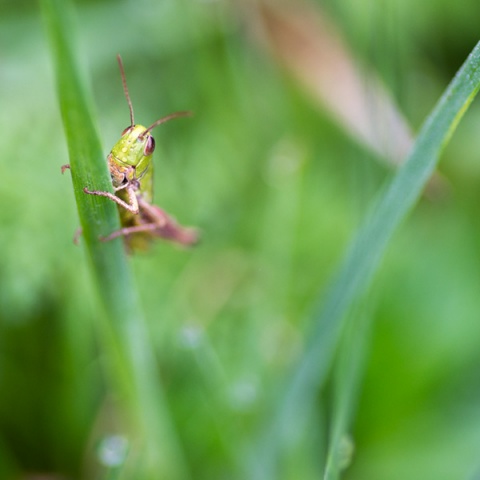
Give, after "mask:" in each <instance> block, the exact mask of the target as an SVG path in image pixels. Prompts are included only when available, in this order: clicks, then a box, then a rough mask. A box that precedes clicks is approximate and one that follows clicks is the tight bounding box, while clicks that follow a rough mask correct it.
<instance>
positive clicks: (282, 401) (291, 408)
mask: <svg viewBox="0 0 480 480" xmlns="http://www.w3.org/2000/svg"><path fill="white" fill-rule="evenodd" d="M479 88H480V43H479V44H477V45H476V47H475V48H474V50H473V51H472V53H471V54H470V55H469V57H468V59H467V60H466V62H465V63H464V65H463V66H462V67H461V69H460V70H459V71H458V73H457V75H456V76H455V78H454V79H453V80H452V82H451V83H450V85H449V86H448V88H447V90H446V91H445V93H444V94H443V96H442V98H441V99H440V101H439V102H438V104H437V105H436V107H435V109H434V110H433V112H432V113H431V115H430V116H429V117H428V119H427V120H426V122H425V124H424V125H423V127H422V129H421V131H420V134H419V136H418V138H417V140H416V142H415V144H414V147H413V150H412V152H411V153H410V155H409V158H408V159H407V161H406V162H405V163H404V165H403V166H402V167H401V168H400V169H399V171H398V173H397V174H396V175H395V177H394V178H393V179H392V180H391V181H390V183H389V184H388V185H387V187H386V188H385V190H384V191H383V192H382V193H381V194H380V196H379V198H378V199H377V201H376V202H375V204H374V205H373V208H372V210H371V211H370V214H369V215H368V217H367V219H366V221H365V222H364V224H363V225H362V226H361V227H360V229H359V230H358V233H357V234H356V236H355V238H354V240H353V242H352V244H351V246H350V248H349V249H348V251H347V253H346V256H345V258H344V260H343V262H342V264H341V265H340V268H339V269H338V271H337V274H336V276H335V278H334V279H333V281H332V283H331V285H330V288H329V290H328V291H327V293H326V295H325V297H324V298H323V301H322V303H321V305H320V306H319V307H318V308H317V309H316V311H315V312H314V314H313V316H312V317H313V318H312V322H311V325H310V328H309V330H308V331H307V333H306V347H305V350H304V352H303V354H302V355H301V358H300V359H299V361H298V363H297V364H296V365H295V366H294V368H293V371H292V373H291V376H290V377H289V378H288V379H287V381H286V382H285V385H284V386H283V388H282V390H281V391H282V393H281V394H279V395H278V397H277V398H278V401H276V403H275V405H274V406H273V408H272V417H271V418H270V421H269V424H268V425H267V428H266V429H265V431H264V433H263V434H262V439H261V440H260V447H259V448H257V449H256V452H255V453H254V454H253V464H252V471H251V478H256V479H262V480H266V479H270V478H278V475H277V473H276V468H277V465H276V464H277V459H278V456H279V452H280V450H281V448H282V447H283V446H284V445H285V443H286V441H287V440H288V439H289V438H290V437H292V435H293V433H294V429H295V425H298V424H301V423H302V422H301V421H298V418H299V417H300V415H307V414H308V412H309V411H310V409H311V408H312V406H313V403H314V401H315V399H316V395H317V393H318V391H319V389H320V387H321V385H322V384H323V382H324V381H325V377H326V375H327V372H328V369H329V367H330V364H331V361H332V356H333V353H334V351H335V349H336V347H337V344H338V341H339V337H340V333H341V331H342V328H343V323H344V317H345V315H346V313H347V312H348V311H349V309H350V308H351V306H352V304H353V303H354V302H355V301H356V300H357V299H359V298H360V297H361V296H362V295H364V294H365V292H366V291H367V289H368V287H369V285H370V283H371V281H372V278H373V276H374V274H375V271H376V270H377V268H378V265H379V263H380V260H381V259H382V257H383V255H384V253H385V250H386V248H387V246H388V243H389V241H390V239H391V237H392V235H393V233H394V231H395V230H396V228H397V227H398V226H399V224H400V222H401V221H402V220H403V219H404V218H405V216H406V215H407V213H408V212H409V211H410V209H411V208H412V207H413V205H414V204H415V202H416V201H417V199H418V198H419V196H420V194H421V193H422V190H423V188H424V186H425V185H426V182H427V181H428V179H429V178H430V176H431V175H432V173H433V172H434V170H435V167H436V165H437V162H438V159H439V156H440V153H441V151H442V150H443V148H444V146H445V144H446V143H447V142H448V140H449V139H450V136H451V135H452V133H453V132H454V130H455V128H456V126H457V125H458V122H459V121H460V119H461V117H462V115H463V114H464V113H465V111H466V110H467V108H468V106H469V105H470V103H471V102H472V101H473V98H474V97H475V95H476V93H477V92H478V90H479Z"/></svg>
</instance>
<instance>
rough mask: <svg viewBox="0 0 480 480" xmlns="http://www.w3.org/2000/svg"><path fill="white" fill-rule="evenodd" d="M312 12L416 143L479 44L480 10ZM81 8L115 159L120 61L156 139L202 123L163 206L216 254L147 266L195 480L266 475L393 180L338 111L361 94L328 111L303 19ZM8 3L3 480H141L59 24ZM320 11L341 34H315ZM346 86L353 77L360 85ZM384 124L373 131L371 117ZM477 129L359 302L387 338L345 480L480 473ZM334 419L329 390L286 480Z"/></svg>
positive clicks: (315, 471) (472, 118)
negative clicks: (81, 226) (294, 31)
mask: <svg viewBox="0 0 480 480" xmlns="http://www.w3.org/2000/svg"><path fill="white" fill-rule="evenodd" d="M294 4H295V7H296V10H295V12H296V13H298V15H299V17H298V18H299V19H300V20H299V22H300V26H301V28H300V31H308V32H310V33H309V37H308V40H309V41H311V42H312V44H318V45H320V46H319V47H318V48H320V50H319V51H324V50H322V47H321V45H322V44H323V45H325V42H328V41H329V39H330V40H332V38H342V39H343V40H342V42H343V43H342V45H343V47H344V50H342V49H340V50H338V49H334V48H332V49H331V50H330V51H333V54H334V56H335V55H336V57H335V58H337V59H338V61H339V63H341V61H344V62H347V63H349V64H350V65H351V66H352V68H354V69H357V68H358V72H360V73H359V77H358V79H357V80H358V82H359V85H363V82H364V81H365V82H367V81H366V80H363V79H364V78H365V77H363V76H362V75H364V74H365V75H366V76H367V78H368V77H369V76H378V78H380V79H381V81H382V82H383V85H384V89H385V92H387V98H388V99H389V100H388V101H389V102H391V104H390V107H391V108H392V109H394V110H395V111H396V112H397V113H398V115H399V116H403V117H404V118H405V119H406V120H405V124H408V125H409V126H410V128H411V130H412V131H414V132H416V131H418V128H419V126H420V125H421V123H422V122H423V120H424V118H425V117H426V115H427V114H428V113H429V111H430V110H431V108H432V107H433V105H434V103H435V101H436V100H437V99H438V98H439V96H440V95H441V93H442V91H443V90H444V88H445V87H446V85H447V84H448V82H449V81H450V79H451V78H452V77H453V75H454V74H455V72H456V70H457V69H458V68H459V66H460V65H461V64H462V62H463V61H464V59H465V58H466V57H467V55H468V53H469V52H470V51H471V50H472V48H473V47H474V45H475V44H476V42H477V41H478V22H477V19H478V18H479V15H480V5H479V4H478V2H477V1H474V0H465V1H464V2H462V3H459V2H457V3H453V2H447V1H445V0H441V1H439V0H437V1H424V2H418V1H417V2H414V1H412V0H403V1H400V0H386V1H380V0H377V1H375V0H361V1H356V2H355V1H352V0H325V1H323V2H320V1H319V0H316V1H313V2H311V3H310V4H308V5H303V3H301V2H298V3H294ZM76 6H77V13H78V15H77V21H78V32H77V35H78V38H79V40H80V46H81V52H82V55H83V57H82V60H83V65H84V70H85V72H86V76H87V77H88V81H89V83H90V84H91V86H92V89H93V92H94V99H95V109H96V114H97V122H98V129H99V132H100V134H101V136H102V142H103V145H104V151H105V156H106V155H107V153H108V151H109V149H110V148H111V146H112V145H113V144H114V143H115V142H116V140H117V139H118V138H119V135H120V133H121V131H122V130H123V129H124V128H125V127H126V126H128V123H129V117H128V108H127V105H126V102H125V99H124V97H123V92H122V87H121V80H120V76H119V73H118V67H117V64H116V60H115V55H116V54H117V53H120V54H121V55H122V57H123V61H124V64H125V70H126V74H127V80H128V84H129V88H130V95H131V97H132V101H133V104H134V108H135V114H136V119H137V121H138V122H139V123H142V124H147V125H148V124H150V123H152V122H153V121H154V120H156V119H157V118H159V117H160V116H162V115H165V114H168V113H170V112H173V111H176V110H184V109H189V110H192V111H193V112H194V114H195V115H194V117H193V118H191V119H186V120H178V121H175V122H171V123H168V124H166V125H164V126H162V127H159V128H158V129H156V131H155V138H156V141H157V150H156V153H155V165H156V172H155V190H156V193H155V195H156V203H157V204H159V205H161V206H162V207H163V208H165V210H166V211H168V212H170V213H171V214H173V215H174V216H175V217H176V218H177V219H178V220H179V221H180V222H181V223H183V224H187V225H195V226H197V227H199V228H200V229H201V231H202V242H201V244H200V245H199V246H197V247H195V248H194V249H191V250H180V249H178V248H176V247H175V246H172V245H171V244H167V243H161V242H158V243H157V244H155V246H154V247H153V248H152V250H151V251H150V252H148V253H143V254H138V255H136V256H135V257H133V258H132V259H131V261H132V263H133V266H134V270H135V276H136V279H137V282H138V287H139V291H140V294H141V301H142V305H143V308H144V312H145V315H146V317H147V321H148V326H149V333H150V337H151V339H152V343H153V344H154V346H155V351H156V354H157V359H158V364H159V366H160V374H161V378H162V381H163V384H164V387H165V391H166V395H167V402H168V405H169V408H170V413H171V416H172V419H173V423H174V425H175V427H176V431H177V434H178V436H179V438H180V442H181V446H182V448H183V450H184V452H185V458H186V460H187V468H188V470H189V471H190V472H192V478H196V479H197V478H198V479H234V478H245V476H244V473H242V463H243V461H245V462H246V461H247V460H246V457H245V456H244V455H243V453H242V452H244V451H246V450H248V448H249V447H252V442H254V441H255V438H256V434H257V433H258V431H259V430H261V426H262V424H263V419H264V418H265V414H266V413H265V412H267V411H268V410H269V403H268V402H269V401H270V396H271V395H270V393H269V386H271V385H272V384H274V383H275V382H276V381H277V380H278V379H281V378H283V377H284V376H285V375H286V374H287V372H288V368H289V366H290V365H291V364H292V362H293V361H294V360H295V359H296V358H298V356H299V355H301V352H302V348H303V345H304V338H303V336H304V325H305V321H306V320H305V319H306V316H307V315H308V313H309V312H310V311H311V309H312V307H313V305H314V304H316V303H317V302H318V301H319V300H320V299H321V296H322V292H323V291H324V288H325V287H326V285H328V282H329V280H330V278H331V276H332V274H333V272H334V271H335V269H336V266H337V265H338V262H339V260H340V259H341V258H342V254H343V252H344V249H345V247H346V245H347V244H348V241H349V239H350V238H351V237H352V236H353V234H354V232H355V230H356V228H357V226H358V224H359V223H360V221H361V219H362V218H363V217H364V215H365V212H366V209H367V207H368V205H369V204H370V201H371V200H372V199H373V198H374V197H375V194H376V193H377V192H378V191H379V189H380V188H381V187H382V185H383V184H384V182H385V180H387V179H388V178H389V177H390V176H391V175H392V173H393V172H394V168H393V167H392V166H391V165H389V164H388V161H385V158H382V155H381V154H379V153H378V151H375V148H374V147H372V145H371V143H370V144H369V142H368V141H365V140H364V139H362V138H361V135H360V136H359V135H358V134H356V133H355V132H354V131H352V128H351V126H349V124H348V121H345V119H344V118H343V119H342V117H341V116H340V117H339V116H338V115H337V113H338V112H337V111H336V106H335V105H336V103H337V96H338V103H341V100H342V99H343V100H345V99H347V104H348V102H349V99H350V96H351V95H353V94H352V92H350V91H349V90H348V88H345V87H341V88H344V89H343V90H340V91H339V89H338V88H335V89H334V90H333V91H332V92H330V91H329V90H328V89H327V90H325V89H324V90H323V91H322V92H321V94H320V97H322V95H323V96H324V97H323V98H325V97H328V98H331V99H332V104H330V106H328V105H327V106H326V105H325V102H324V100H323V101H322V98H319V97H318V96H317V95H316V94H315V93H313V92H312V91H311V89H309V88H308V81H307V82H302V81H301V80H299V78H301V77H302V76H303V77H305V75H306V76H307V77H308V76H309V75H310V74H309V72H310V70H309V69H307V70H306V71H303V72H299V71H298V65H297V66H295V64H292V63H289V61H288V60H286V59H285V58H286V57H285V56H284V53H285V52H288V51H290V50H289V49H291V51H293V52H294V57H295V55H297V56H300V54H301V53H302V52H303V50H301V51H300V50H298V51H297V50H295V49H296V48H298V45H297V44H296V43H295V41H294V39H293V40H292V37H290V36H289V35H287V34H286V33H285V31H286V30H288V25H287V26H285V24H283V23H282V22H279V21H278V19H277V17H276V15H277V14H278V13H279V12H282V11H283V9H284V8H285V6H284V2H271V3H270V4H269V6H268V8H267V9H260V4H259V3H258V2H241V1H237V2H234V1H227V0H176V1H174V0H157V1H155V0H136V1H95V2H94V1H89V2H87V1H83V2H80V1H77V2H76ZM0 8H1V12H2V14H1V16H0V128H1V132H2V134H1V135H0V152H1V158H0V174H1V178H2V182H1V187H0V205H2V208H1V210H0V225H1V234H0V392H1V394H0V478H2V479H3V478H5V479H20V478H22V479H31V480H33V479H34V478H42V479H52V480H53V479H60V478H62V479H70V478H79V479H97V478H98V479H101V478H117V477H115V476H114V475H119V476H120V477H119V478H123V477H121V475H122V468H121V463H122V448H123V445H124V444H123V443H122V442H123V441H126V442H128V441H129V440H130V439H129V436H128V428H126V427H125V425H124V420H123V414H122V406H121V405H122V401H121V399H119V398H118V397H117V396H116V394H115V389H114V388H113V387H112V382H111V379H110V378H109V377H108V373H107V372H108V371H107V370H106V369H105V367H104V365H105V352H104V351H103V349H102V342H101V341H99V336H100V335H102V332H101V330H99V329H98V328H97V323H98V318H99V315H101V313H100V311H101V309H99V303H98V298H99V294H98V292H96V291H95V286H94V284H93V283H92V279H91V275H90V271H89V264H88V262H87V261H86V258H85V252H84V250H83V247H82V246H80V247H77V246H75V245H73V243H72V237H73V233H74V231H75V229H76V228H77V226H78V218H77V213H76V206H75V202H74V197H73V191H72V186H71V181H70V176H69V174H68V173H66V174H65V175H64V176H62V175H61V174H60V166H61V165H62V164H64V163H67V162H68V156H67V150H66V143H65V138H64V133H63V127H62V124H61V120H60V115H59V109H58V102H57V98H56V92H55V81H54V78H53V68H52V61H51V59H50V53H49V48H48V42H47V40H46V35H45V31H44V28H43V25H42V18H41V15H40V12H39V9H38V7H37V5H36V4H35V3H32V2H27V1H24V2H15V3H13V2H6V1H3V2H1V3H0ZM305 12H309V14H308V15H307V17H309V18H312V15H311V12H314V17H315V18H316V19H317V20H318V21H319V22H325V23H324V24H327V25H328V26H329V28H331V32H335V33H328V34H327V35H325V34H323V33H322V35H320V34H319V35H318V37H317V36H316V33H315V29H313V30H311V29H309V28H307V27H305V28H304V29H303V28H302V22H303V21H305V20H301V19H302V18H304V17H302V15H304V14H305ZM287 17H289V18H290V19H292V21H293V20H294V19H295V16H294V15H290V16H287ZM314 23H315V22H314ZM266 25H270V26H272V25H273V26H274V27H275V28H273V29H272V30H269V28H266ZM271 31H275V32H277V33H275V34H271ZM312 32H313V33H312ZM279 39H280V40H279ZM327 44H328V43H327ZM323 48H324V49H325V47H323ZM335 58H334V60H333V61H332V62H333V63H332V64H331V65H336V63H335V62H336V60H335ZM310 60H311V59H310ZM313 70H314V68H313V67H312V69H311V71H313ZM355 71H357V70H355ZM330 73H332V72H330ZM333 74H334V76H335V75H337V74H336V73H335V72H333ZM313 77H314V75H313V74H312V78H310V80H312V81H313V82H314V81H315V78H313ZM335 78H338V80H339V84H342V80H343V77H342V70H341V69H339V71H338V75H337V77H335ZM320 83H321V82H320ZM368 100H369V98H368V97H367V102H368ZM371 100H372V102H374V101H375V98H373V99H371ZM332 105H333V107H332ZM363 113H364V115H363V116H360V117H357V120H356V121H357V122H367V121H369V117H368V116H365V112H363ZM348 115H349V113H348V110H347V118H350V117H348ZM351 118H354V116H353V114H352V117H351ZM380 124H381V120H380ZM479 124H480V110H479V107H478V104H477V103H474V104H473V106H472V107H471V109H470V110H469V112H468V113H467V115H466V117H465V119H464V120H463V121H462V123H461V125H460V128H459V129H458V132H457V133H456V134H455V136H454V138H453V139H452V141H451V143H450V144H449V146H448V148H447V150H446V151H445V153H444V155H443V159H442V163H441V166H440V170H441V172H439V175H438V177H437V178H436V179H434V180H432V182H431V185H430V186H429V188H428V189H427V192H426V194H425V195H424V197H423V198H422V200H421V202H420V204H419V205H418V206H417V208H416V209H415V211H414V212H412V214H411V216H410V217H409V219H408V221H407V222H406V223H405V224H404V225H403V226H402V229H401V231H400V232H399V233H398V234H397V235H396V237H395V239H394V241H393V242H392V245H391V246H390V249H389V254H388V256H387V258H386V259H385V261H384V262H383V264H382V268H381V271H380V272H379V275H378V276H377V278H376V281H375V283H374V286H373V288H372V290H371V293H370V295H369V297H368V299H367V300H366V302H365V304H364V305H363V307H362V311H363V313H362V315H365V316H366V317H367V320H366V322H365V325H367V326H366V327H365V326H364V327H362V329H360V331H357V332H354V336H355V335H359V336H363V337H364V339H365V341H367V342H368V349H367V354H366V358H365V364H364V371H363V373H361V375H360V376H361V380H360V388H359V391H358V398H352V399H351V401H352V402H353V404H354V405H356V410H355V415H354V419H353V422H352V426H351V438H350V439H349V440H348V442H351V445H353V448H354V451H353V455H352V458H351V462H350V465H349V466H348V468H347V469H346V470H345V472H344V478H346V479H368V480H376V479H378V480H380V479H405V478H408V479H419V480H420V479H421V480H427V479H432V480H433V479H435V480H439V479H452V478H455V479H459V478H471V479H473V478H477V477H476V476H475V475H477V476H478V475H480V460H479V458H480V456H479V454H480V416H479V415H478V405H479V400H480V381H479V373H478V364H479V361H480V349H479V348H478V342H479V338H480V322H479V320H480V300H479V295H478V291H479V287H480V275H479V268H478V267H479V266H480V256H479V253H478V252H479V251H480V248H479V247H480V237H479V232H480V229H479V227H480V225H479V222H480V220H479V216H478V202H479V201H480V193H479V189H478V185H479V182H480V161H479V158H478V156H479V154H478V151H479V149H480V135H479V134H478V128H479V127H478V126H479ZM378 125H379V124H378ZM392 135H393V137H395V131H393V133H392ZM393 137H392V138H393ZM386 160H388V159H386ZM334 403H335V397H334V396H333V395H332V385H330V384H329V385H327V387H326V388H325V389H324V390H323V391H322V392H320V393H319V396H318V407H317V412H316V415H317V416H316V419H317V421H318V422H317V423H315V424H313V425H311V426H310V428H309V429H308V430H309V431H308V432H305V433H304V443H303V444H302V445H304V446H306V447H305V448H303V449H301V451H299V452H293V453H292V454H291V455H289V457H288V461H286V465H285V466H284V468H283V469H282V471H281V477H280V478H285V479H287V478H288V479H310V478H311V479H313V478H321V477H322V471H323V464H324V456H325V448H326V443H327V438H328V424H329V416H330V413H331V410H332V408H333V406H332V404H334ZM115 439H117V440H118V439H120V440H121V441H120V446H118V445H117V447H115V443H114V441H115ZM109 442H110V443H109ZM112 442H113V444H112ZM112 445H113V446H112ZM109 451H113V454H116V455H118V457H119V458H118V459H117V458H116V457H115V455H113V456H114V457H115V458H113V460H112V458H111V457H109V456H108V452H109ZM106 452H107V453H106ZM112 465H113V466H114V467H116V465H120V467H119V468H118V469H117V468H110V467H111V466H112ZM39 475H43V476H42V477H40V476H39ZM130 478H134V477H130Z"/></svg>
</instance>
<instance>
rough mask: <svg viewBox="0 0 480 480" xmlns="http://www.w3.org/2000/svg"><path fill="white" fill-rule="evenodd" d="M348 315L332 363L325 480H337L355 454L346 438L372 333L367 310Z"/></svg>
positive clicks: (352, 446) (370, 317)
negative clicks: (333, 365) (332, 380)
mask: <svg viewBox="0 0 480 480" xmlns="http://www.w3.org/2000/svg"><path fill="white" fill-rule="evenodd" d="M353 310H354V311H353V312H352V313H351V315H349V318H348V319H347V320H348V325H346V326H347V327H348V328H345V331H344V332H343V335H342V341H341V343H340V345H339V349H338V354H337V355H336V359H335V364H336V365H335V369H334V372H333V376H334V388H333V390H334V391H333V396H334V398H333V402H332V403H333V405H332V414H331V419H329V420H331V421H330V422H328V423H329V428H328V430H329V444H328V451H327V458H326V465H325V471H324V477H323V478H324V480H336V479H338V478H339V477H340V475H341V472H342V471H343V470H344V469H345V468H347V467H348V465H349V464H350V461H351V459H352V456H353V452H354V443H353V441H352V439H351V438H350V435H349V429H350V422H351V420H352V418H353V415H354V411H355V407H356V404H357V399H358V391H359V387H360V383H361V379H362V377H363V370H364V364H365V358H366V357H367V353H368V346H369V340H370V336H371V335H370V334H371V329H372V313H371V311H370V308H368V307H367V308H361V309H360V311H358V309H356V308H354V309H353Z"/></svg>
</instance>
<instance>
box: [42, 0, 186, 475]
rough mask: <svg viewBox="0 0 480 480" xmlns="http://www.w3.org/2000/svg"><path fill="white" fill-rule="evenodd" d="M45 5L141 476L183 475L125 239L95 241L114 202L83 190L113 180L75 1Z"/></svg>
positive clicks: (86, 232)
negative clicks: (82, 53) (86, 72)
mask: <svg viewBox="0 0 480 480" xmlns="http://www.w3.org/2000/svg"><path fill="white" fill-rule="evenodd" d="M41 6H42V10H43V14H44V18H45V22H46V25H47V30H48V34H49V36H50V40H51V47H52V53H53V59H54V65H55V72H56V79H57V86H58V93H59V99H60V106H61V113H62V119H63V124H64V128H65V133H66V137H67V143H68V150H69V157H70V165H71V175H72V179H73V185H74V190H75V198H76V201H77V206H78V212H79V217H80V222H81V226H82V228H83V240H84V242H85V245H86V249H87V252H88V254H89V257H90V260H91V265H92V270H93V277H94V280H95V286H96V288H97V290H98V293H99V297H100V299H101V303H102V305H103V307H104V310H105V313H106V315H103V314H102V315H99V316H98V319H97V321H98V322H103V318H106V319H107V323H106V324H105V325H104V327H105V328H104V329H103V331H102V335H103V340H104V347H105V350H106V353H107V356H108V357H109V364H110V365H109V366H110V368H111V371H110V374H111V375H112V377H113V378H114V379H115V382H116V387H117V389H118V390H119V393H121V395H122V396H123V399H124V401H125V402H126V403H127V405H128V407H129V409H130V414H131V420H132V423H133V426H132V429H133V431H135V432H136V433H137V435H138V436H140V439H138V438H134V439H132V440H134V444H135V445H138V444H140V446H141V451H140V455H141V457H140V458H141V460H142V462H141V465H142V466H141V467H140V471H141V472H142V474H141V476H142V478H169V479H178V478H185V463H184V461H183V459H182V457H181V454H180V449H179V448H178V446H177V442H176V439H175V435H174V433H173V429H172V427H171V424H170V419H169V416H168V414H167V410H166V406H165V401H164V399H163V394H162V389H161V386H160V384H159V381H158V372H157V370H156V363H155V359H154V354H153V350H152V348H151V345H150V344H149V341H148V336H147V331H146V325H145V321H144V318H143V315H142V313H141V309H140V307H139V301H138V297H137V293H136V287H135V284H134V281H133V275H132V272H131V269H130V266H129V264H128V261H127V258H126V255H125V252H124V248H123V245H122V242H121V241H120V240H115V241H112V242H108V243H102V242H99V241H98V238H99V236H101V235H106V234H108V233H111V232H112V231H113V230H115V229H117V228H119V221H118V213H117V209H116V206H115V205H114V204H113V203H112V202H111V201H108V199H105V198H99V197H94V196H91V195H86V194H84V193H83V190H82V189H83V187H84V186H88V187H90V188H95V189H99V190H110V191H111V182H110V177H109V174H108V170H107V166H106V162H105V158H104V154H103V152H102V148H101V145H100V141H99V137H98V134H97V131H96V128H95V125H94V121H93V115H92V108H91V103H92V102H91V100H90V99H91V95H90V92H89V91H88V89H87V87H86V82H85V80H84V79H83V78H82V76H81V69H80V68H79V64H78V59H77V55H76V53H77V51H76V48H75V41H74V40H75V38H74V35H73V32H74V26H75V22H74V18H73V16H74V12H73V7H72V5H71V2H70V1H68V0H42V2H41ZM114 61H115V58H114V57H112V62H114ZM58 168H59V166H58ZM58 174H59V175H60V170H58ZM64 181H68V179H67V178H65V179H64ZM137 474H140V473H139V472H137Z"/></svg>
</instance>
